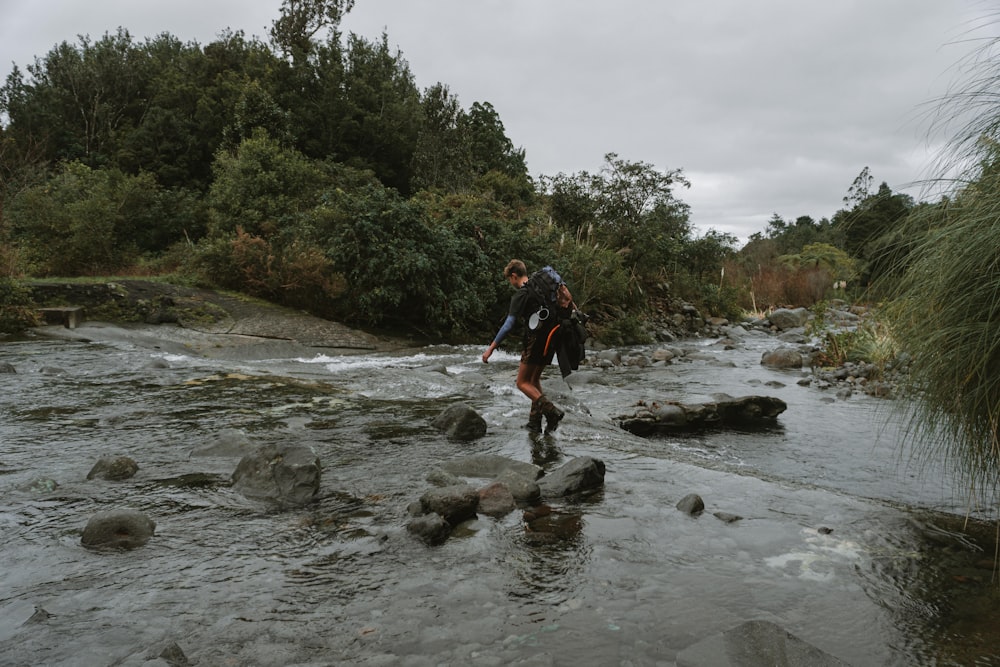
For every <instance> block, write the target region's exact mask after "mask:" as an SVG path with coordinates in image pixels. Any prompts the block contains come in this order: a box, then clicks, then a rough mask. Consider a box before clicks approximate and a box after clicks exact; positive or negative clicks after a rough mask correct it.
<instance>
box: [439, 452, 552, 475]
mask: <svg viewBox="0 0 1000 667" xmlns="http://www.w3.org/2000/svg"><path fill="white" fill-rule="evenodd" d="M441 467H442V468H444V469H445V470H446V471H447V472H450V473H451V474H453V475H460V476H462V477H481V478H488V479H496V478H497V477H499V476H500V475H502V474H503V473H505V472H507V471H511V472H514V473H516V474H518V475H520V476H522V477H526V478H528V479H538V478H539V477H541V476H542V475H543V474H544V471H543V470H542V468H541V467H539V466H536V465H535V464H533V463H527V462H525V461H518V460H516V459H511V458H507V457H506V456H500V455H499V454H475V455H473V456H463V457H462V458H458V459H455V460H453V461H448V462H447V463H444V464H443V465H442V466H441Z"/></svg>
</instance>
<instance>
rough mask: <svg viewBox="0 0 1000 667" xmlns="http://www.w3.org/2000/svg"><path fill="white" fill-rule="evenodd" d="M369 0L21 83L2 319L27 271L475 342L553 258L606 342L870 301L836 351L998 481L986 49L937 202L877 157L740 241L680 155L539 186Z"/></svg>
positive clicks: (99, 59)
mask: <svg viewBox="0 0 1000 667" xmlns="http://www.w3.org/2000/svg"><path fill="white" fill-rule="evenodd" d="M352 6H353V0H285V2H284V3H283V5H282V8H281V10H280V14H279V16H278V17H277V18H276V19H275V20H274V21H273V23H272V26H271V29H270V31H269V35H268V41H267V42H263V41H260V40H259V39H257V38H254V39H248V38H246V37H245V36H244V35H243V34H242V33H240V32H227V33H223V34H221V35H220V36H219V37H218V38H217V39H216V40H215V41H213V42H211V43H209V44H206V45H199V44H197V43H191V42H184V41H181V40H180V39H179V38H177V37H175V36H173V35H170V34H167V33H164V34H160V35H156V36H154V37H147V38H144V39H141V40H140V39H136V38H135V37H134V36H132V35H130V34H129V33H128V32H127V31H125V30H121V29H119V30H118V31H117V32H115V33H114V34H110V33H108V34H105V35H103V36H102V37H101V38H99V39H91V38H89V37H85V38H80V39H79V41H78V42H77V43H75V44H71V43H69V42H62V43H60V44H57V45H55V46H54V47H53V48H52V49H51V50H50V51H49V52H48V53H46V54H45V55H44V56H41V57H36V59H35V60H34V62H32V63H30V64H27V65H25V66H24V69H23V70H22V69H20V68H15V69H14V70H13V71H12V73H11V74H10V75H9V76H8V77H7V79H6V81H5V82H4V84H3V86H2V88H0V331H16V330H17V329H18V328H23V327H25V326H30V325H31V324H32V323H33V319H32V318H33V317H34V315H33V311H32V309H31V308H30V307H29V305H30V304H29V302H28V296H27V295H28V292H27V290H26V289H25V286H24V281H25V280H26V279H38V278H46V277H59V278H68V277H81V276H83V277H97V276H155V277H157V278H158V279H167V280H172V281H179V282H184V283H188V284H196V285H203V286H210V287H215V288H225V289H231V290H237V291H241V292H243V293H246V294H249V295H253V296H257V297H262V298H265V299H268V300H270V301H274V302H278V303H281V304H286V305H290V306H294V307H297V308H301V309H305V310H308V311H310V312H312V313H314V314H317V315H321V316H325V317H329V318H333V319H337V320H340V321H343V322H345V323H348V324H352V325H356V326H381V327H406V328H407V329H408V330H410V331H416V332H420V333H422V334H425V335H427V336H434V337H437V338H438V339H440V340H452V341H459V340H464V339H472V338H473V337H475V338H477V339H478V340H485V339H486V338H485V337H486V336H488V335H490V334H491V333H492V331H493V330H494V329H495V326H496V325H497V323H498V321H499V319H502V316H503V313H504V309H505V306H506V303H507V299H508V296H509V294H508V291H507V290H508V287H507V284H506V283H505V282H504V281H503V280H501V279H500V271H501V269H502V267H503V266H504V265H505V263H506V262H507V260H508V259H509V258H511V257H520V258H522V259H524V260H525V261H526V262H527V263H528V265H529V266H532V267H537V266H541V265H542V264H553V265H555V266H557V267H558V268H559V269H560V270H561V272H562V273H563V274H564V276H565V277H566V278H567V280H568V282H569V283H570V284H571V286H572V288H573V291H574V295H575V296H576V301H577V304H578V305H579V306H580V307H581V308H582V309H583V310H585V311H587V312H588V313H589V314H590V315H591V316H592V325H593V326H594V328H595V332H596V333H598V334H599V335H600V336H601V337H602V338H603V339H604V340H606V341H608V342H611V343H616V342H617V343H635V342H643V341H644V338H645V337H646V336H647V334H646V327H645V324H646V322H648V321H649V319H650V318H651V317H652V316H653V315H654V314H655V313H661V314H662V313H663V312H670V309H671V308H676V307H677V306H678V305H679V304H681V303H682V302H687V303H691V304H694V305H696V306H697V307H698V308H699V309H700V310H701V312H702V313H703V314H704V315H706V316H707V315H719V316H725V317H729V318H739V317H742V316H746V315H761V314H764V313H766V312H767V311H768V309H770V308H773V307H775V306H779V305H786V306H812V305H814V304H822V303H824V302H825V301H826V300H828V299H830V298H832V297H840V298H848V299H851V300H854V301H861V300H863V301H867V302H869V303H872V304H879V305H880V308H879V312H880V313H881V314H882V315H881V318H880V321H879V323H878V325H877V326H871V327H869V328H868V329H867V330H866V331H867V334H868V335H867V336H862V335H859V332H852V333H851V336H852V337H851V341H852V342H853V344H854V351H852V350H851V349H848V347H849V346H846V345H843V344H841V343H844V342H845V341H844V340H838V339H835V338H832V337H831V338H830V339H829V341H830V343H831V349H835V350H838V351H839V353H840V356H839V357H833V358H831V361H833V362H837V361H843V360H844V359H846V358H847V357H848V356H849V355H850V354H852V353H856V352H857V350H858V349H859V348H864V347H866V346H867V354H868V356H869V357H872V356H873V355H874V354H875V353H874V352H873V351H876V350H881V351H882V352H881V353H880V354H881V361H883V362H888V361H890V360H891V359H892V358H893V357H894V356H895V355H896V354H898V353H899V352H900V351H901V350H904V349H905V350H907V351H908V352H910V353H912V354H913V356H914V357H915V358H916V359H917V362H916V363H915V364H914V366H913V368H914V372H913V373H912V382H913V390H914V395H915V396H918V397H919V400H918V402H917V405H918V408H919V412H918V414H917V418H916V419H915V420H914V422H913V423H914V433H915V434H916V435H919V436H920V437H922V438H926V439H927V440H928V441H929V442H932V443H936V444H939V445H942V446H946V447H951V446H955V447H957V448H958V450H959V451H957V452H956V454H957V458H958V459H959V460H962V461H965V462H966V463H967V464H968V465H967V471H968V472H969V474H970V475H971V476H973V477H975V478H976V479H977V481H979V482H981V483H984V484H985V485H987V486H992V485H993V484H995V480H996V479H997V476H996V474H995V473H996V470H997V469H998V468H1000V454H998V452H1000V447H998V446H997V445H998V440H997V428H998V426H997V425H998V424H1000V349H998V341H1000V337H998V336H997V334H996V324H997V319H998V315H1000V305H998V304H1000V299H998V298H997V296H996V295H997V294H1000V266H998V262H997V252H996V248H997V247H1000V246H998V243H997V239H996V236H997V231H998V230H1000V224H998V218H997V216H996V214H995V211H996V210H997V205H998V204H1000V176H998V175H1000V170H998V168H997V164H998V160H997V157H998V155H997V153H998V152H997V148H996V147H997V139H998V134H1000V132H998V128H1000V122H998V120H997V119H998V118H1000V109H997V105H996V100H997V99H998V96H997V94H996V90H995V88H996V87H997V86H998V85H1000V77H997V76H996V72H997V71H1000V59H998V57H997V56H996V50H995V47H996V44H997V42H996V41H990V42H989V44H987V45H986V46H985V47H984V48H983V49H982V51H981V52H980V53H979V54H978V55H977V56H976V57H975V58H974V59H973V60H972V61H971V64H970V67H969V72H970V73H969V80H970V84H969V86H968V88H966V89H964V90H958V91H957V92H956V94H955V95H954V96H953V97H952V99H951V102H952V108H951V111H950V117H953V118H971V120H970V121H968V122H967V124H966V125H965V126H964V127H963V128H962V130H961V131H960V132H959V133H958V135H957V136H956V137H955V138H954V140H953V141H952V145H953V148H954V158H955V159H954V162H953V164H952V165H949V168H953V167H955V166H961V167H962V168H961V169H959V171H960V173H961V174H962V177H961V179H960V180H956V181H954V187H953V188H951V191H950V194H949V195H948V196H946V197H944V198H942V199H941V200H940V201H937V202H931V203H927V202H919V203H918V202H915V201H913V200H912V199H911V198H910V197H908V196H906V195H903V194H899V193H894V192H893V191H892V190H891V189H890V187H889V186H888V185H887V184H886V183H881V184H880V185H879V186H877V187H876V186H875V179H874V176H873V175H872V174H871V173H870V171H869V169H868V168H867V167H864V168H862V169H861V171H860V173H859V175H858V177H857V178H856V179H855V181H854V182H853V183H852V184H850V186H849V187H848V188H847V189H846V195H845V197H844V199H843V207H842V208H841V209H840V210H839V211H837V213H836V214H835V215H834V216H833V217H832V219H830V220H827V219H822V220H819V221H817V220H814V219H813V218H812V217H810V216H808V215H801V216H799V217H797V218H795V219H788V220H786V219H783V218H782V217H781V216H780V215H778V214H775V215H774V216H773V217H772V219H771V220H770V221H769V223H768V225H767V228H766V229H765V230H763V231H761V232H758V233H757V234H754V235H753V236H752V237H751V238H750V240H749V242H748V243H747V244H746V245H745V246H744V247H742V248H737V247H736V245H737V240H736V239H735V238H734V237H732V236H729V235H726V234H721V233H718V232H715V231H712V230H710V231H708V232H707V233H706V234H704V235H702V236H698V235H696V234H695V232H694V228H693V225H692V223H691V219H690V209H689V206H688V205H687V204H685V202H684V201H683V199H682V198H681V196H680V195H681V194H682V192H681V191H682V189H683V188H685V187H687V186H689V185H690V184H689V181H688V180H687V177H686V176H685V175H684V172H683V169H682V168H681V167H659V166H656V165H652V164H648V163H644V162H637V161H631V160H629V159H627V158H626V157H622V156H619V155H618V154H616V153H615V152H613V147H609V152H608V153H607V154H606V155H605V159H604V163H603V164H602V165H601V167H600V168H599V170H598V171H596V172H593V173H591V172H587V171H581V172H578V173H574V174H564V173H559V174H555V175H539V176H537V177H532V176H531V175H529V174H528V172H527V167H526V160H525V149H524V148H520V147H516V146H514V145H513V143H512V142H511V140H510V138H509V137H508V136H507V135H506V133H505V129H504V125H503V122H502V120H501V118H500V116H499V114H498V113H497V112H496V110H495V109H494V107H493V106H492V105H491V104H490V103H489V102H488V101H485V100H483V101H474V102H472V103H471V104H470V105H468V106H464V105H463V104H462V103H461V102H460V100H459V99H458V97H457V96H456V95H455V94H453V93H452V92H451V91H450V90H449V87H448V86H447V84H445V83H437V84H435V85H433V86H431V87H429V88H426V89H424V90H419V89H418V88H417V86H416V84H415V83H414V81H415V80H414V76H413V74H412V72H411V71H410V69H409V65H408V63H407V61H406V60H405V59H404V57H403V54H402V53H400V52H394V51H392V50H391V49H390V48H389V46H388V37H387V35H386V34H382V35H381V36H380V38H378V39H368V38H365V37H363V36H359V35H356V34H353V33H351V34H346V35H345V34H343V33H342V32H341V30H340V22H341V19H342V18H343V16H344V15H345V14H346V13H347V12H349V11H350V10H351V8H352ZM945 106H946V107H947V105H945ZM970 109H974V110H975V113H973V114H971V115H970V114H969V113H968V111H969V110H970ZM941 115H942V117H949V116H948V112H947V111H945V112H943V113H942V114H941ZM845 185H846V184H845ZM885 341H889V343H888V344H885ZM955 443H958V444H957V445H956V444H955Z"/></svg>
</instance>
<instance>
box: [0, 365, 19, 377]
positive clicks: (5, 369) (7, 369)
mask: <svg viewBox="0 0 1000 667" xmlns="http://www.w3.org/2000/svg"><path fill="white" fill-rule="evenodd" d="M4 373H6V374H7V375H12V374H15V373H17V369H16V368H14V367H13V366H12V365H11V364H8V363H7V362H4V363H2V364H0V374H4Z"/></svg>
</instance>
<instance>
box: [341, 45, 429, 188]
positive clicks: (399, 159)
mask: <svg viewBox="0 0 1000 667" xmlns="http://www.w3.org/2000/svg"><path fill="white" fill-rule="evenodd" d="M345 61H346V65H345V69H344V83H343V87H344V105H345V110H344V113H343V114H342V115H341V116H339V117H336V118H332V119H330V120H329V121H328V122H330V123H332V124H333V125H334V126H335V128H336V137H335V145H333V146H331V149H332V150H331V155H332V156H333V157H334V158H335V159H336V160H337V161H339V162H343V163H345V164H347V165H349V166H351V167H354V168H357V169H370V170H372V171H373V172H375V174H376V175H377V176H378V178H379V180H381V181H382V182H383V183H384V184H385V185H387V186H389V187H391V188H395V189H396V190H398V191H399V192H401V193H403V194H410V193H411V192H412V191H413V188H412V187H411V173H412V169H413V154H414V151H415V148H416V143H417V136H418V133H419V132H420V129H421V127H422V124H423V118H422V114H423V112H422V109H421V99H420V93H419V91H418V90H417V87H416V84H415V83H414V81H413V75H412V74H411V73H410V69H409V65H408V64H407V63H406V61H405V60H404V59H403V57H402V55H401V54H399V53H398V52H397V53H395V54H393V53H392V52H391V51H390V50H389V41H388V37H387V36H386V35H385V34H384V33H383V34H382V38H381V39H380V40H379V41H378V42H368V41H366V40H364V39H362V38H360V37H357V36H356V35H353V34H352V35H351V36H350V37H349V38H348V46H347V52H346V54H345Z"/></svg>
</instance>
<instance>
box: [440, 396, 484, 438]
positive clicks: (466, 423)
mask: <svg viewBox="0 0 1000 667" xmlns="http://www.w3.org/2000/svg"><path fill="white" fill-rule="evenodd" d="M434 428H436V429H438V430H439V431H443V432H444V433H446V434H447V435H448V437H449V438H452V439H454V440H465V441H469V440H475V439H477V438H481V437H483V436H484V435H486V420H485V419H483V418H482V417H481V416H480V415H479V413H477V412H476V411H475V410H473V409H472V407H471V406H469V405H467V404H465V403H455V404H454V405H451V406H449V407H448V408H446V409H445V411H444V412H442V413H441V414H439V415H438V416H437V418H436V419H435V420H434Z"/></svg>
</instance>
